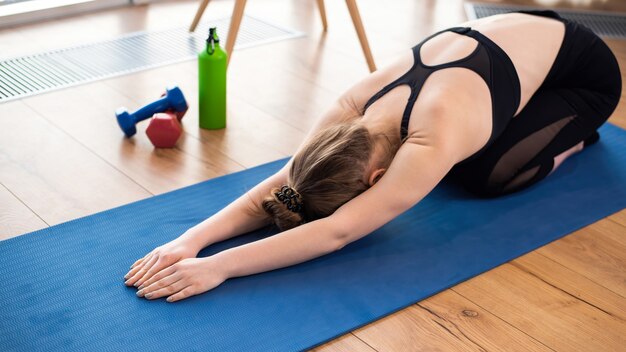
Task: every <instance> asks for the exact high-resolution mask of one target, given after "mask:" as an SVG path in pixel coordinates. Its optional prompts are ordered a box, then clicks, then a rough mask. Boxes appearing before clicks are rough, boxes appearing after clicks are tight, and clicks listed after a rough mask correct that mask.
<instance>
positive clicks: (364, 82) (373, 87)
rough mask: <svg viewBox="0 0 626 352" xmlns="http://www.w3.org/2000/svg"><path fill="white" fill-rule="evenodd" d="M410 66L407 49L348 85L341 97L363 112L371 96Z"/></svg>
mask: <svg viewBox="0 0 626 352" xmlns="http://www.w3.org/2000/svg"><path fill="white" fill-rule="evenodd" d="M412 66H413V53H412V51H411V50H410V49H407V50H405V51H403V52H402V53H401V54H400V55H399V56H398V57H397V58H396V59H395V60H393V61H391V62H389V63H388V64H387V65H384V66H382V67H381V68H379V69H378V70H376V71H374V72H372V73H370V74H368V75H367V76H365V77H363V79H361V80H360V81H358V82H357V83H355V84H354V85H353V86H352V87H350V88H349V89H348V90H347V91H346V92H345V93H344V94H343V97H344V98H345V99H346V100H348V101H349V102H350V104H351V105H352V106H353V107H354V109H356V110H357V111H359V112H360V113H363V110H364V107H365V104H366V103H367V101H368V100H369V99H370V98H371V97H372V96H374V95H375V94H376V93H378V91H380V90H381V89H383V88H384V87H385V86H386V85H388V84H389V83H391V82H393V81H394V80H396V79H397V78H398V77H400V76H402V75H403V74H404V73H406V72H407V71H408V70H409V69H410V68H411V67H412Z"/></svg>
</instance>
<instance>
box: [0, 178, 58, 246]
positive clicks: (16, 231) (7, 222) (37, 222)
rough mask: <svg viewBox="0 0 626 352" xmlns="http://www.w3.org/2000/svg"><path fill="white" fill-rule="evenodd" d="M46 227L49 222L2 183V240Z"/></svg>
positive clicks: (0, 219)
mask: <svg viewBox="0 0 626 352" xmlns="http://www.w3.org/2000/svg"><path fill="white" fill-rule="evenodd" d="M46 227H48V224H46V223H45V222H44V221H43V220H41V219H40V218H39V217H38V216H37V215H35V213H33V212H32V211H31V210H30V209H28V207H27V206H26V205H24V203H22V202H21V201H20V200H19V199H17V198H16V197H15V196H14V195H13V194H12V193H11V192H10V191H9V190H8V189H7V188H6V187H5V186H4V185H3V184H0V241H2V240H6V239H9V238H11V237H15V236H18V235H21V234H23V233H27V232H31V231H35V230H39V229H43V228H46Z"/></svg>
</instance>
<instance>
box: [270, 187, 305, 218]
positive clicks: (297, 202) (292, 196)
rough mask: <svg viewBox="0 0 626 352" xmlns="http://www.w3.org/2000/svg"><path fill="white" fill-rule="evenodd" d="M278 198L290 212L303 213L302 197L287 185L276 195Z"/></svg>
mask: <svg viewBox="0 0 626 352" xmlns="http://www.w3.org/2000/svg"><path fill="white" fill-rule="evenodd" d="M274 194H275V195H276V198H277V199H278V200H279V201H280V202H282V203H283V204H285V205H286V206H287V209H289V211H292V212H294V213H299V212H300V211H302V196H301V195H300V193H298V192H296V190H295V189H293V188H291V187H289V186H287V185H285V186H282V187H281V188H280V191H278V192H276V193H274Z"/></svg>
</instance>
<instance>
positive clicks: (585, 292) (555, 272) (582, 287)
mask: <svg viewBox="0 0 626 352" xmlns="http://www.w3.org/2000/svg"><path fill="white" fill-rule="evenodd" d="M510 264H511V265H513V266H515V267H516V268H518V269H520V270H523V271H524V272H526V273H527V274H529V275H532V276H534V277H535V278H537V279H539V280H541V281H543V282H545V283H546V284H548V285H550V286H552V287H554V288H557V289H559V290H562V291H563V292H565V293H567V294H569V295H572V296H574V297H576V298H577V299H579V300H581V301H584V302H585V303H587V304H589V305H592V306H594V307H596V308H598V309H600V310H602V311H604V312H606V313H607V314H609V315H611V316H613V317H615V318H616V319H619V320H621V321H622V322H626V298H624V297H622V296H620V295H618V294H616V293H614V292H613V291H610V290H607V289H606V288H605V287H604V286H601V285H599V284H597V283H595V282H594V281H592V280H590V279H588V278H587V277H585V276H583V275H581V274H579V273H577V272H575V271H574V270H571V269H569V268H567V267H565V266H563V265H562V264H560V263H558V262H556V261H554V260H553V259H550V258H548V257H546V256H544V255H541V254H539V253H538V252H530V253H528V254H526V255H524V256H521V257H519V258H517V259H515V260H513V261H512V262H511V263H510Z"/></svg>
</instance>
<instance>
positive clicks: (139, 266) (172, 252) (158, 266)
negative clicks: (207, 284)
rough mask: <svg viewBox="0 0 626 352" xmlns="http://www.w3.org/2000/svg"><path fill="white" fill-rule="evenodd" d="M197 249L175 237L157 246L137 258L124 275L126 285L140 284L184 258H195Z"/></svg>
mask: <svg viewBox="0 0 626 352" xmlns="http://www.w3.org/2000/svg"><path fill="white" fill-rule="evenodd" d="M198 252H199V250H197V249H195V248H194V247H193V246H191V245H190V244H188V243H186V242H184V241H182V240H180V239H175V240H173V241H171V242H168V243H166V244H164V245H162V246H159V247H157V248H155V249H154V250H152V252H150V253H148V254H147V255H146V256H145V257H143V258H141V259H139V260H137V261H136V262H135V263H134V264H133V265H132V266H131V267H130V271H129V272H128V273H127V274H126V275H125V276H124V279H126V282H125V284H126V286H140V285H142V284H143V283H144V282H146V281H147V280H148V279H150V278H151V277H152V276H154V274H156V273H158V272H159V271H161V270H163V269H165V268H167V267H169V266H171V265H172V264H174V263H176V262H179V261H181V260H183V259H186V258H195V257H196V256H197V255H198Z"/></svg>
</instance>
